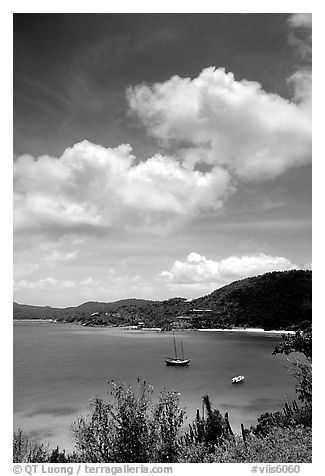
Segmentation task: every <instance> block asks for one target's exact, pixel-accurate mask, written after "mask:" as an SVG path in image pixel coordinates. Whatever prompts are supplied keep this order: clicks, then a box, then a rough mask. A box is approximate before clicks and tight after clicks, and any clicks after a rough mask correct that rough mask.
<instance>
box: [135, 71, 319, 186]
mask: <svg viewBox="0 0 325 476" xmlns="http://www.w3.org/2000/svg"><path fill="white" fill-rule="evenodd" d="M127 96H128V100H129V106H130V109H131V110H132V111H133V112H134V113H136V114H137V115H138V116H139V118H140V119H141V120H142V122H143V123H144V125H145V127H146V128H147V129H148V131H149V132H150V133H151V134H152V135H153V136H155V137H157V138H158V139H161V140H162V141H163V142H164V143H165V144H167V145H169V144H173V143H174V144H176V145H177V146H178V147H179V148H181V150H179V157H181V158H182V160H183V161H184V163H185V165H186V166H187V167H189V168H191V167H193V166H194V165H195V164H197V163H199V162H204V163H207V164H210V165H211V166H219V167H220V166H221V167H223V168H225V169H227V170H228V171H229V172H230V173H233V174H235V175H236V176H237V177H241V178H245V179H265V178H274V177H276V176H278V175H279V174H281V173H283V172H284V171H286V170H287V169H289V168H290V167H293V166H297V165H302V164H305V163H308V162H310V160H311V152H310V148H311V123H310V118H309V117H308V115H306V114H305V112H304V110H302V109H301V108H299V107H298V105H296V104H294V103H293V102H289V101H287V100H285V99H283V98H281V97H280V96H278V95H276V94H271V93H266V92H265V91H263V89H262V88H261V85H260V84H259V83H256V82H251V81H246V80H242V81H236V80H235V78H234V75H233V74H232V73H226V72H225V70H224V69H223V68H218V69H216V68H214V67H210V68H206V69H204V70H203V71H202V72H201V73H200V75H199V76H198V77H197V78H194V79H190V78H181V77H179V76H173V77H172V78H171V79H169V80H168V81H165V82H163V83H155V84H153V85H152V86H149V85H146V84H142V85H138V86H135V87H133V88H132V87H130V88H129V89H128V91H127Z"/></svg>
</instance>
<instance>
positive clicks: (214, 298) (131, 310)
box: [13, 270, 312, 329]
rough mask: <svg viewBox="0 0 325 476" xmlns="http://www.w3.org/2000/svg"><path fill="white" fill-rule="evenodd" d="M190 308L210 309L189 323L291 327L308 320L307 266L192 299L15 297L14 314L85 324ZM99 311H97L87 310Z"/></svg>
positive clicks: (163, 323) (153, 317)
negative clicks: (44, 300) (35, 302)
mask: <svg viewBox="0 0 325 476" xmlns="http://www.w3.org/2000/svg"><path fill="white" fill-rule="evenodd" d="M191 309H211V310H212V312H211V315H209V318H208V319H205V321H200V320H197V321H196V322H194V323H193V324H191V325H192V326H193V327H202V326H203V327H225V328H229V327H262V328H264V329H291V328H295V327H297V326H301V325H304V323H306V322H311V312H312V272H311V271H304V270H292V271H282V272H272V273H266V274H264V275H261V276H255V277H251V278H246V279H242V280H240V281H235V282H233V283H231V284H229V285H227V286H224V287H222V288H220V289H217V290H216V291H214V292H212V293H211V294H208V295H206V296H203V297H201V298H198V299H194V300H192V301H187V300H186V299H184V298H173V299H168V300H166V301H147V300H142V299H125V300H121V301H116V302H109V303H104V302H86V303H84V304H81V305H80V306H77V307H68V308H65V309H60V308H51V307H48V306H46V307H40V306H27V305H21V304H17V303H14V309H13V316H14V319H56V320H58V321H63V320H64V321H68V322H75V321H77V322H80V323H83V324H86V325H132V324H137V323H138V321H143V322H144V325H146V326H152V327H154V326H159V327H168V326H170V324H171V323H172V322H173V321H174V319H175V317H177V316H181V315H184V314H185V315H186V313H187V312H188V311H190V310H191ZM93 313H98V314H97V315H96V316H91V314H93Z"/></svg>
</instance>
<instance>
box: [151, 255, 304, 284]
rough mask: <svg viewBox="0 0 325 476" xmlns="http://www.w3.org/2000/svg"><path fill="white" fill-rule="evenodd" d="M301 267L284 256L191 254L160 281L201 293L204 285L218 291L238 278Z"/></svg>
mask: <svg viewBox="0 0 325 476" xmlns="http://www.w3.org/2000/svg"><path fill="white" fill-rule="evenodd" d="M297 268H299V267H298V266H297V265H296V264H294V263H291V261H290V260H288V259H287V258H285V257H283V256H269V255H265V254H263V253H258V254H254V255H249V256H241V257H238V256H229V257H228V258H225V259H222V260H220V261H214V260H211V259H207V258H206V257H205V256H201V255H200V254H198V253H194V252H193V253H190V254H189V255H188V256H187V258H186V261H179V260H176V261H175V262H174V264H173V265H172V267H171V270H170V271H163V272H162V273H160V275H159V278H160V279H161V280H163V281H164V282H165V283H167V285H168V284H171V285H182V286H183V288H184V285H189V286H190V287H191V288H193V285H195V286H196V288H197V289H200V290H202V285H203V284H206V285H208V286H209V288H208V289H211V288H213V289H215V288H218V287H220V286H223V285H225V284H227V283H230V282H232V281H234V280H236V279H241V278H245V277H249V276H255V275H258V274H263V273H266V272H270V271H284V270H288V269H297Z"/></svg>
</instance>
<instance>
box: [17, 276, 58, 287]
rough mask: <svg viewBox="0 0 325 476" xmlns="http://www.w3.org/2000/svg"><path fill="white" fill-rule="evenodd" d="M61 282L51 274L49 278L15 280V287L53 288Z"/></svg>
mask: <svg viewBox="0 0 325 476" xmlns="http://www.w3.org/2000/svg"><path fill="white" fill-rule="evenodd" d="M58 284H59V282H58V281H57V280H56V279H54V278H52V277H51V276H49V277H48V278H44V279H39V280H38V281H27V280H26V279H21V280H20V281H17V282H15V288H16V290H17V289H51V288H54V287H56V286H57V285H58Z"/></svg>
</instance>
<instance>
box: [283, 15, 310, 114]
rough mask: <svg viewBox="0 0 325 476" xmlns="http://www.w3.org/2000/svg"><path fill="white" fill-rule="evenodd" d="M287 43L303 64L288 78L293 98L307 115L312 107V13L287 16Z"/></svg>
mask: <svg viewBox="0 0 325 476" xmlns="http://www.w3.org/2000/svg"><path fill="white" fill-rule="evenodd" d="M288 22H289V25H290V33H289V43H290V44H291V45H292V47H293V49H294V51H295V52H296V53H297V55H298V57H299V58H300V59H301V60H302V61H303V63H304V64H303V65H302V66H301V67H300V68H299V69H298V70H297V71H296V72H295V73H294V74H292V75H291V76H290V77H289V78H288V82H289V84H291V85H292V86H293V88H294V96H293V100H294V101H295V102H296V103H297V104H298V105H299V106H300V107H301V108H302V109H303V110H304V111H305V112H307V113H308V114H309V115H311V108H312V72H311V61H312V15H311V13H295V14H293V15H291V16H290V17H289V18H288Z"/></svg>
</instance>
